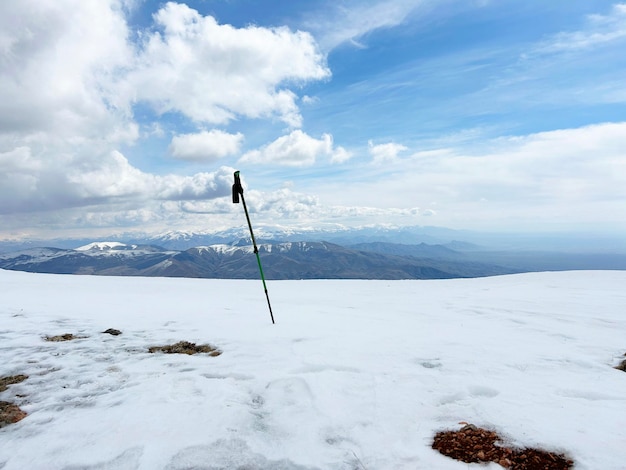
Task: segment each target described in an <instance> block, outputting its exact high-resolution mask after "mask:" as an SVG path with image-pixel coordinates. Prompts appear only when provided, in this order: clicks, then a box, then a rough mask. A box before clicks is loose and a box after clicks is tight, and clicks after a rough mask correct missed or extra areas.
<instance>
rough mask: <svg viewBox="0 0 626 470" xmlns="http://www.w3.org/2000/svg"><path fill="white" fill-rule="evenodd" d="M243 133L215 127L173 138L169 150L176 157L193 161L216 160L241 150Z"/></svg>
mask: <svg viewBox="0 0 626 470" xmlns="http://www.w3.org/2000/svg"><path fill="white" fill-rule="evenodd" d="M242 142H243V134H241V133H240V132H238V133H236V134H229V133H228V132H224V131H220V130H218V129H213V130H210V131H202V132H199V133H197V134H181V135H177V136H174V137H173V138H172V143H171V144H170V147H169V151H170V153H171V154H172V156H173V157H174V158H178V159H181V160H191V161H207V162H208V161H214V160H217V159H220V158H223V157H227V156H229V155H234V154H236V153H237V152H239V149H240V148H241V144H242Z"/></svg>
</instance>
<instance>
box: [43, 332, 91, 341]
mask: <svg viewBox="0 0 626 470" xmlns="http://www.w3.org/2000/svg"><path fill="white" fill-rule="evenodd" d="M80 338H85V336H76V335H73V334H72V333H64V334H62V335H56V336H45V337H44V339H45V340H46V341H53V342H55V343H57V342H60V341H72V340H73V339H80Z"/></svg>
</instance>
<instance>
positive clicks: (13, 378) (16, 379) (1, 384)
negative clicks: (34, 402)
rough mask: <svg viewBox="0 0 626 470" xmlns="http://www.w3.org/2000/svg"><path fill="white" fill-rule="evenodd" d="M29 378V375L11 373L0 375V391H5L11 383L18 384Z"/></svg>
mask: <svg viewBox="0 0 626 470" xmlns="http://www.w3.org/2000/svg"><path fill="white" fill-rule="evenodd" d="M27 378H28V375H10V376H8V377H0V392H4V391H5V390H6V389H7V387H8V386H9V385H13V384H18V383H20V382H23V381H24V380H26V379H27Z"/></svg>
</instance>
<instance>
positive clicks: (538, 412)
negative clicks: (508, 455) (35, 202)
mask: <svg viewBox="0 0 626 470" xmlns="http://www.w3.org/2000/svg"><path fill="white" fill-rule="evenodd" d="M624 285H626V272H620V271H612V272H611V271H607V272H584V271H581V272H561V273H533V274H522V275H513V276H501V277H492V278H482V279H460V280H443V281H271V282H269V283H268V288H269V293H270V298H271V300H272V307H273V309H274V315H275V318H276V322H277V323H276V325H272V324H271V322H270V318H269V313H268V311H267V305H266V303H265V297H264V294H263V291H262V286H261V283H260V281H234V280H233V281H230V280H200V279H163V278H131V277H90V276H62V275H42V274H29V273H20V272H9V271H1V270H0V292H1V293H2V294H1V298H2V302H1V305H0V318H1V319H2V322H1V323H0V325H2V326H0V364H2V365H0V375H2V376H6V375H15V374H27V375H28V376H29V378H28V379H27V380H26V381H24V382H22V383H20V384H15V385H11V386H10V387H9V390H7V391H5V392H2V393H1V394H0V399H1V400H6V401H14V402H15V403H17V404H19V405H20V407H21V408H22V409H23V410H24V411H26V412H28V413H29V415H28V417H26V418H25V419H24V420H22V421H20V422H19V423H17V424H14V425H10V426H7V427H5V428H2V429H0V468H2V469H3V470H18V469H24V468H30V469H64V470H69V469H71V470H76V469H89V470H96V469H98V470H102V469H106V470H113V469H141V470H153V469H159V468H162V469H168V470H172V469H191V468H193V469H221V468H223V469H232V468H238V467H245V468H250V469H285V470H289V469H291V470H294V469H333V470H334V469H337V470H343V469H361V468H366V469H368V470H372V469H431V468H437V469H444V470H445V469H463V468H473V467H476V468H500V467H499V466H497V465H495V464H491V465H490V466H487V467H479V466H475V465H472V466H468V465H467V464H464V463H462V462H457V461H454V460H452V459H449V458H447V457H444V456H442V455H440V454H439V453H438V452H436V451H434V450H432V449H431V448H430V445H431V443H432V438H433V436H434V434H435V433H436V432H437V431H440V430H442V429H457V428H458V427H460V426H459V424H458V423H459V422H461V421H465V422H470V423H473V424H476V425H478V426H483V427H489V428H493V429H495V430H497V431H498V433H499V434H501V435H503V436H506V437H507V438H508V439H510V441H511V443H513V444H516V445H519V446H525V447H540V448H545V449H548V450H554V451H559V452H564V453H567V454H568V455H569V456H570V457H571V458H573V459H574V461H575V463H576V465H577V466H576V468H577V469H589V470H596V469H605V470H610V469H623V468H625V467H624V460H625V459H624V458H625V457H626V451H625V450H624V443H625V442H626V412H624V410H625V409H626V406H625V405H626V374H624V373H623V372H621V371H617V370H615V369H613V368H612V367H611V366H613V365H616V364H617V362H618V359H619V356H620V355H622V354H624V352H626V336H625V335H624V332H625V331H626V292H624V288H623V286H624ZM107 328H117V329H120V330H122V332H123V334H122V335H121V336H117V337H114V336H110V335H107V334H102V333H100V332H102V331H104V330H105V329H107ZM62 333H74V334H75V335H79V336H85V338H82V339H77V340H73V341H68V342H62V343H50V342H45V341H44V340H43V337H44V336H46V335H52V334H62ZM180 340H188V341H192V342H196V343H198V344H201V343H211V344H213V345H215V346H217V347H218V348H220V349H221V350H222V351H223V354H222V355H221V356H218V357H208V356H206V355H196V356H183V355H165V354H149V353H148V352H147V348H148V347H149V346H154V345H162V344H167V343H172V342H176V341H180Z"/></svg>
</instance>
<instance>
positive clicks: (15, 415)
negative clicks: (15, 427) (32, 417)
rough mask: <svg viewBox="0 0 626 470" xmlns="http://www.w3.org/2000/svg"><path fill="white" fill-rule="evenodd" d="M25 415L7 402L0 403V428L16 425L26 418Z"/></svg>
mask: <svg viewBox="0 0 626 470" xmlns="http://www.w3.org/2000/svg"><path fill="white" fill-rule="evenodd" d="M26 416H27V413H26V412H25V411H22V410H21V409H20V407H19V406H17V405H16V404H14V403H9V402H8V401H0V428H3V427H5V426H8V425H9V424H13V423H17V422H18V421H21V420H23V419H24V418H26Z"/></svg>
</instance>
